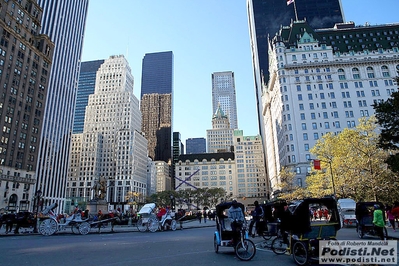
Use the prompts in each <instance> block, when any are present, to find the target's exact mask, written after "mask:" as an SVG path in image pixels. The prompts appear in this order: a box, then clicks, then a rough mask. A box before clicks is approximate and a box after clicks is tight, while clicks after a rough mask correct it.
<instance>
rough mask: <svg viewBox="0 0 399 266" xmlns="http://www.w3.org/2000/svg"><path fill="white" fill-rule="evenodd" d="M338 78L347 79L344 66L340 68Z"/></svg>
mask: <svg viewBox="0 0 399 266" xmlns="http://www.w3.org/2000/svg"><path fill="white" fill-rule="evenodd" d="M338 78H339V80H345V79H346V77H345V71H344V70H343V69H342V68H340V69H338Z"/></svg>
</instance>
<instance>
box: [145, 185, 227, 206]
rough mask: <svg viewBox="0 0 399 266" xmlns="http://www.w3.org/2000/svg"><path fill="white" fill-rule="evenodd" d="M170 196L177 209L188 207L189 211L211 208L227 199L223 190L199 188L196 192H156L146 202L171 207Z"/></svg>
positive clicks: (188, 190)
mask: <svg viewBox="0 0 399 266" xmlns="http://www.w3.org/2000/svg"><path fill="white" fill-rule="evenodd" d="M171 195H172V196H173V198H174V201H175V206H176V207H177V208H183V207H185V206H189V208H191V209H195V208H199V207H208V208H213V207H215V206H216V205H217V204H218V203H220V201H221V199H224V200H226V199H227V198H228V197H227V193H226V191H225V190H224V189H223V188H209V189H207V188H199V189H196V190H191V189H185V190H179V191H162V192H157V193H155V194H153V195H151V196H150V197H148V198H147V202H154V203H155V204H157V206H167V205H171Z"/></svg>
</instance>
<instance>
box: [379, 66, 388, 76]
mask: <svg viewBox="0 0 399 266" xmlns="http://www.w3.org/2000/svg"><path fill="white" fill-rule="evenodd" d="M381 71H382V76H383V77H389V70H388V67H387V66H382V67H381Z"/></svg>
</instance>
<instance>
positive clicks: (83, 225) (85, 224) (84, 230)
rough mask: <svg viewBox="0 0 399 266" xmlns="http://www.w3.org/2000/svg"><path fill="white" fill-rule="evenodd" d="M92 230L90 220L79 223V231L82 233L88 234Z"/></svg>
mask: <svg viewBox="0 0 399 266" xmlns="http://www.w3.org/2000/svg"><path fill="white" fill-rule="evenodd" d="M89 232H90V224H89V223H88V222H83V223H80V224H79V233H80V234H81V235H87V234H88V233H89Z"/></svg>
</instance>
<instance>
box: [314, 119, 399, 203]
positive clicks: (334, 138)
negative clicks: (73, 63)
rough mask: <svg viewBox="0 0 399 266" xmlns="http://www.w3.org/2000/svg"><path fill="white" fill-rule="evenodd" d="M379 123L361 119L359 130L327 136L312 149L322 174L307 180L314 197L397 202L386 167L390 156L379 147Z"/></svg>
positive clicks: (395, 187)
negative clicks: (334, 195)
mask: <svg viewBox="0 0 399 266" xmlns="http://www.w3.org/2000/svg"><path fill="white" fill-rule="evenodd" d="M378 141H379V135H378V134H377V133H376V119H375V117H371V118H370V119H364V118H362V119H359V124H358V126H357V127H356V128H353V129H349V128H346V129H344V130H343V131H342V132H341V133H340V134H338V135H333V134H326V135H324V136H323V138H322V139H320V140H319V141H318V142H317V143H316V145H315V146H314V147H313V148H312V149H311V153H313V154H314V155H315V156H316V158H317V159H320V160H321V168H322V170H321V171H314V172H313V174H312V175H311V176H309V177H308V178H307V185H308V190H309V193H310V194H311V195H312V196H326V195H332V194H334V191H333V181H334V185H335V186H334V187H335V193H336V196H337V197H338V198H347V197H349V198H353V199H354V200H382V201H386V202H392V200H393V199H394V198H396V199H398V195H399V194H398V191H397V186H396V185H394V184H395V182H396V180H397V176H395V175H394V174H393V173H392V172H391V171H390V170H389V169H388V167H387V164H386V163H385V161H386V159H387V158H388V156H389V154H388V152H387V151H385V150H383V149H381V148H380V147H379V145H378Z"/></svg>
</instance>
